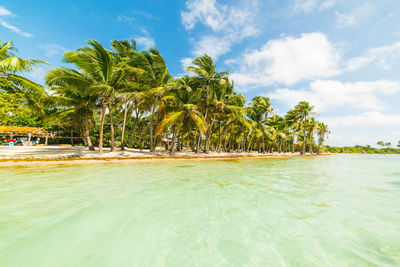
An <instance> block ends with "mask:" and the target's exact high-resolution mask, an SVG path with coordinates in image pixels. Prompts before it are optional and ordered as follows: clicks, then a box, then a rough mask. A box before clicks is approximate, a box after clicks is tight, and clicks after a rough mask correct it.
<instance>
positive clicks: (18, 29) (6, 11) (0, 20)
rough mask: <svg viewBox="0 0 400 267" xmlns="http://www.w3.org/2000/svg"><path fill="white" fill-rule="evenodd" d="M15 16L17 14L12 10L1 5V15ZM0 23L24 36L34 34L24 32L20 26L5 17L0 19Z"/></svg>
mask: <svg viewBox="0 0 400 267" xmlns="http://www.w3.org/2000/svg"><path fill="white" fill-rule="evenodd" d="M14 16H15V15H14V14H13V13H12V12H11V11H9V10H8V9H6V8H5V7H2V6H0V17H14ZM0 25H1V26H3V27H4V28H6V29H9V30H11V31H13V32H15V33H17V34H19V35H21V36H23V37H32V36H33V34H31V33H27V32H24V31H23V30H21V29H20V28H19V27H17V26H15V25H13V24H11V23H9V22H7V21H5V20H3V19H0Z"/></svg>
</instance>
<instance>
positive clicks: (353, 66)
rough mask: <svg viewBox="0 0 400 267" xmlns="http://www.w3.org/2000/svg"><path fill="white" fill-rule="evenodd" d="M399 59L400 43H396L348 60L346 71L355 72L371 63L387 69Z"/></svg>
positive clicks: (373, 49)
mask: <svg viewBox="0 0 400 267" xmlns="http://www.w3.org/2000/svg"><path fill="white" fill-rule="evenodd" d="M399 58H400V42H397V43H394V44H392V45H387V46H381V47H376V48H372V49H370V50H368V52H367V53H366V55H364V56H362V57H356V58H352V59H350V60H349V61H347V64H346V65H347V66H346V69H347V70H350V71H355V70H358V69H360V68H362V67H365V66H367V65H368V64H370V63H373V62H375V63H376V64H377V65H378V66H379V67H381V68H383V69H389V68H390V67H391V64H392V63H393V62H394V61H395V60H397V59H399Z"/></svg>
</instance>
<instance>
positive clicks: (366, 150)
mask: <svg viewBox="0 0 400 267" xmlns="http://www.w3.org/2000/svg"><path fill="white" fill-rule="evenodd" d="M325 151H326V152H328V153H351V154H353V153H356V154H400V149H396V148H373V147H371V146H359V145H357V146H353V147H348V146H345V147H331V146H325Z"/></svg>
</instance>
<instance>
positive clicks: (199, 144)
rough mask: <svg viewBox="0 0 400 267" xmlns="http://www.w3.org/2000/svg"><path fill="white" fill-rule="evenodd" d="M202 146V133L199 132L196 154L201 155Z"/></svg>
mask: <svg viewBox="0 0 400 267" xmlns="http://www.w3.org/2000/svg"><path fill="white" fill-rule="evenodd" d="M200 146H201V131H200V130H199V137H198V138H197V145H196V153H199V151H200Z"/></svg>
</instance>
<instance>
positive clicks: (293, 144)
mask: <svg viewBox="0 0 400 267" xmlns="http://www.w3.org/2000/svg"><path fill="white" fill-rule="evenodd" d="M294 138H295V136H294V134H293V142H292V153H294V146H295V143H294V142H295V140H294Z"/></svg>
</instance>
